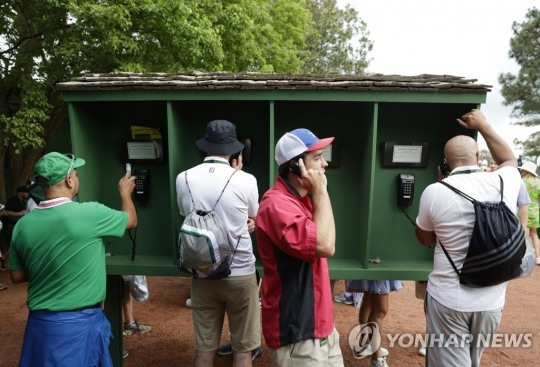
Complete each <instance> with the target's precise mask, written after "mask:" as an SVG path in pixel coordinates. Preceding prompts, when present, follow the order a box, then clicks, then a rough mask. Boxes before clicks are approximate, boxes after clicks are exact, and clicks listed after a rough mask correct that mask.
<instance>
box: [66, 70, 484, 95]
mask: <svg viewBox="0 0 540 367" xmlns="http://www.w3.org/2000/svg"><path fill="white" fill-rule="evenodd" d="M476 81H477V80H476V79H466V78H464V77H459V76H452V75H432V74H421V75H416V76H402V75H383V74H371V75H331V76H324V75H297V74H263V73H251V72H244V73H201V72H198V71H194V72H191V73H108V74H92V73H89V74H84V75H83V76H81V77H77V78H73V79H72V80H71V81H69V82H64V83H58V84H57V88H58V90H61V91H100V90H103V91H105V90H211V89H213V90H216V89H237V90H238V89H239V90H243V89H251V90H276V89H286V90H295V89H298V90H355V91H400V92H407V91H414V92H455V93H485V92H489V91H491V88H492V86H491V85H484V84H475V82H476Z"/></svg>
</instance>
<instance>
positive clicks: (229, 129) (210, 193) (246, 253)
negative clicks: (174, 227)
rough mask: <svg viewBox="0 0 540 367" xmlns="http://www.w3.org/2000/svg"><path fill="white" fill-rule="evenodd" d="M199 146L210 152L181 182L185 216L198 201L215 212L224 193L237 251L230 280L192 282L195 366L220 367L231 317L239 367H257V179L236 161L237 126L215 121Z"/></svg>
mask: <svg viewBox="0 0 540 367" xmlns="http://www.w3.org/2000/svg"><path fill="white" fill-rule="evenodd" d="M196 145H197V147H198V148H199V149H201V150H202V151H203V152H205V153H207V157H206V158H205V159H204V162H203V163H202V164H199V165H197V166H195V167H193V168H191V169H189V170H187V171H184V172H182V173H180V174H179V175H178V177H177V178H176V193H177V198H178V208H179V209H180V214H181V215H183V216H186V215H187V214H188V213H189V212H191V210H192V209H193V202H194V203H195V206H196V207H197V209H203V210H210V209H212V208H213V207H214V205H215V204H216V202H217V201H218V198H220V194H222V196H221V199H219V204H218V205H217V206H216V207H215V212H216V214H217V216H218V217H219V219H220V220H221V222H222V223H223V225H224V227H225V231H226V232H227V238H228V240H229V244H230V246H231V247H232V248H233V249H234V252H233V255H232V262H231V266H230V269H231V274H230V275H229V276H228V277H226V278H222V279H201V278H194V279H192V282H191V304H192V308H193V324H194V328H195V336H196V346H197V357H196V361H195V366H196V367H204V366H213V365H214V364H213V363H214V357H215V354H216V350H217V349H218V346H219V339H220V336H221V330H222V327H223V319H224V316H225V312H227V316H228V319H229V329H230V332H231V344H232V349H233V366H234V367H246V366H247V367H249V366H251V365H252V364H251V351H252V350H253V349H256V348H257V347H259V345H260V343H261V326H260V307H259V288H258V284H257V280H256V276H255V255H254V254H253V246H252V243H251V237H250V235H249V232H250V231H253V229H254V219H255V216H256V215H257V210H258V209H259V203H258V200H259V192H258V189H257V180H256V179H255V177H254V176H253V175H250V174H249V173H246V172H244V171H242V170H241V168H242V158H241V156H239V157H238V158H236V159H231V156H232V155H234V154H235V153H238V152H240V151H241V150H242V149H243V148H244V146H243V145H242V143H240V142H239V141H238V140H237V138H236V127H235V126H234V124H232V123H231V122H229V121H226V120H214V121H211V122H209V123H208V126H207V128H206V135H205V137H203V138H201V139H199V140H197V142H196ZM229 160H231V163H229ZM235 170H236V171H235ZM233 173H234V175H233ZM186 174H187V177H186ZM186 180H187V184H186ZM229 180H230V181H229ZM227 182H228V184H227ZM188 185H189V187H188ZM224 187H225V190H224V191H223V188H224ZM192 199H193V200H192Z"/></svg>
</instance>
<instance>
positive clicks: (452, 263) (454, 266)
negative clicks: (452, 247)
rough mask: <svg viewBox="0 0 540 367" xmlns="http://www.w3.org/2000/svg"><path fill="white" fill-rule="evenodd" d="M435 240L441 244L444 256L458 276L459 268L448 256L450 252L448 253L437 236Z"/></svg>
mask: <svg viewBox="0 0 540 367" xmlns="http://www.w3.org/2000/svg"><path fill="white" fill-rule="evenodd" d="M437 242H439V245H441V248H442V250H443V252H444V254H445V255H446V258H447V259H448V261H449V262H450V265H452V267H453V268H454V270H455V271H456V274H457V275H458V278H459V276H460V275H459V270H458V268H457V266H456V264H455V263H454V262H453V261H452V258H451V257H450V254H449V253H448V251H446V248H445V247H444V246H443V244H442V242H441V241H440V240H439V239H438V238H437Z"/></svg>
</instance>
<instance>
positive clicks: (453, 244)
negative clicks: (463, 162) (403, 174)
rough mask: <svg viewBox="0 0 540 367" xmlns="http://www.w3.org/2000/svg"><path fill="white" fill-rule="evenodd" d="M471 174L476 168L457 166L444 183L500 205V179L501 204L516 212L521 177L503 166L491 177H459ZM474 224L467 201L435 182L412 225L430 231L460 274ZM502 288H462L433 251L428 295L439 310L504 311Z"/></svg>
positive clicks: (442, 256)
mask: <svg viewBox="0 0 540 367" xmlns="http://www.w3.org/2000/svg"><path fill="white" fill-rule="evenodd" d="M470 170H478V167H477V166H470V167H458V168H456V169H454V170H453V171H452V173H451V174H450V176H449V177H448V178H446V179H445V180H444V181H445V182H447V183H448V184H450V185H452V186H454V187H455V188H457V189H458V190H461V191H463V192H464V193H466V194H468V195H469V196H471V197H473V198H474V199H476V200H478V201H494V202H498V201H500V200H501V194H500V180H499V176H501V177H502V179H503V181H504V189H503V192H504V196H503V200H504V202H505V203H506V205H507V206H508V207H509V208H510V210H512V211H513V212H516V209H517V198H518V193H519V189H520V185H521V183H520V182H521V177H520V175H519V172H518V170H517V169H516V168H515V167H502V168H500V169H498V170H497V171H495V172H477V173H463V172H464V171H470ZM474 219H475V214H474V207H473V205H472V204H471V202H469V201H467V200H466V199H465V198H463V197H461V196H460V195H458V194H456V193H455V192H453V191H452V190H450V189H449V188H447V187H446V186H444V185H442V184H439V183H435V184H431V185H429V186H428V187H427V188H426V189H425V190H424V192H423V193H422V197H421V198H420V208H419V213H418V218H416V224H417V225H418V227H420V229H422V230H424V231H429V232H431V231H434V232H435V234H436V235H437V239H438V240H439V241H440V242H441V243H442V244H443V245H444V247H445V248H446V250H447V251H448V253H449V255H450V257H451V258H452V260H453V261H454V263H455V264H456V267H457V268H458V269H461V267H462V265H463V261H464V259H465V256H466V254H467V249H468V248H469V241H470V239H471V236H472V231H473V227H474ZM506 284H507V283H506V282H505V283H502V284H499V285H495V286H491V287H483V288H472V287H466V286H463V285H461V284H460V283H459V278H458V275H457V274H456V272H455V270H454V268H453V267H452V265H451V264H450V262H449V261H448V259H447V258H446V256H445V254H444V252H443V250H442V249H441V247H440V246H439V245H437V246H436V247H435V255H434V264H433V271H432V272H431V274H430V275H429V281H428V287H427V291H428V292H429V294H430V295H431V296H432V297H433V298H434V299H435V300H437V302H439V303H441V304H442V305H444V306H446V307H448V308H450V309H452V310H455V311H461V312H475V311H489V310H494V309H497V308H500V307H503V306H504V300H505V294H506Z"/></svg>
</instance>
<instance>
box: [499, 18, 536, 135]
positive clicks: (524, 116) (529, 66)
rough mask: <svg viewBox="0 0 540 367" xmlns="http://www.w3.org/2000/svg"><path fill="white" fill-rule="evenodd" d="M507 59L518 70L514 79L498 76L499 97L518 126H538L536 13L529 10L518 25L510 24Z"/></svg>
mask: <svg viewBox="0 0 540 367" xmlns="http://www.w3.org/2000/svg"><path fill="white" fill-rule="evenodd" d="M512 31H513V34H514V36H513V37H512V39H511V41H510V52H509V56H510V57H511V58H513V59H514V60H515V61H516V62H517V63H518V64H519V66H520V70H519V72H518V74H517V75H514V74H511V73H505V74H501V75H500V76H499V82H500V83H501V84H502V95H503V97H504V98H505V103H506V104H507V105H513V106H514V108H513V115H514V116H516V117H518V118H520V119H521V121H520V122H518V124H520V125H525V126H535V125H540V10H538V9H536V8H532V9H529V11H528V12H527V15H526V18H525V20H524V21H523V22H522V23H517V22H514V23H513V24H512Z"/></svg>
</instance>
